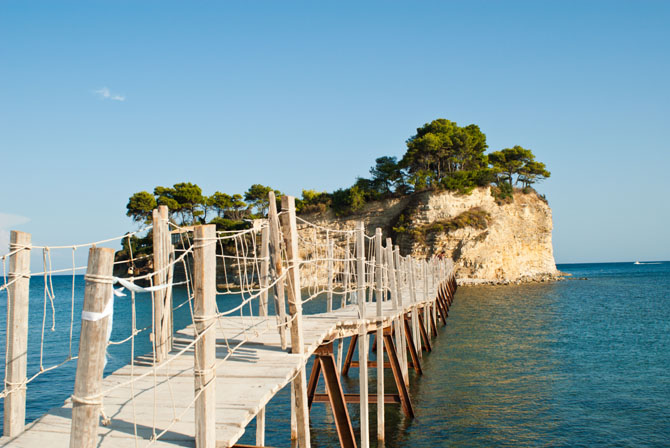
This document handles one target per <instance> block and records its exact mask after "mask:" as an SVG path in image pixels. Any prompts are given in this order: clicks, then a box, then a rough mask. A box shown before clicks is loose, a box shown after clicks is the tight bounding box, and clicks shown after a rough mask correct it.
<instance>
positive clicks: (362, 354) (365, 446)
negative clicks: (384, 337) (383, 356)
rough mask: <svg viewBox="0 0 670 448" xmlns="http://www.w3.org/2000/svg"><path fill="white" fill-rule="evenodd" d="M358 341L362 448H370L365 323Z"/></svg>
mask: <svg viewBox="0 0 670 448" xmlns="http://www.w3.org/2000/svg"><path fill="white" fill-rule="evenodd" d="M358 341H359V344H358V379H359V383H360V394H361V410H360V419H361V448H369V447H370V423H369V421H370V412H369V405H368V401H369V400H368V334H367V330H366V325H365V321H363V322H361V325H360V326H359V327H358ZM352 342H353V341H352Z"/></svg>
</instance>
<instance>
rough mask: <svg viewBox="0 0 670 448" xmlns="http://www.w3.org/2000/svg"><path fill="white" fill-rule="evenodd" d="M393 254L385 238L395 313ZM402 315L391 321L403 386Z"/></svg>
mask: <svg viewBox="0 0 670 448" xmlns="http://www.w3.org/2000/svg"><path fill="white" fill-rule="evenodd" d="M394 255H395V254H394V252H393V242H392V241H391V238H386V260H387V264H388V281H389V285H388V286H389V291H390V294H391V304H392V305H393V309H394V310H395V312H396V313H398V312H399V311H400V306H399V305H398V293H399V288H398V283H397V280H396V263H395V256H394ZM401 319H402V313H401V315H398V316H396V317H395V319H393V331H394V333H395V340H396V341H397V342H396V346H395V348H396V356H397V357H398V361H399V363H400V373H401V375H402V378H403V381H404V382H405V384H407V382H406V381H405V371H406V370H407V362H406V361H404V360H403V354H402V352H401V350H402V343H401V341H402V338H403V334H402V327H403V325H402V322H401ZM403 363H404V364H405V367H404V368H403V367H402V364H403Z"/></svg>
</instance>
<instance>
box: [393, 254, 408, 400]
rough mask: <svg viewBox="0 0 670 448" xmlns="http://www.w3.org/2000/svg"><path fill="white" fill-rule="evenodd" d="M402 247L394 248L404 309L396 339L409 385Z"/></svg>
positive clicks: (394, 262) (398, 292) (397, 284)
mask: <svg viewBox="0 0 670 448" xmlns="http://www.w3.org/2000/svg"><path fill="white" fill-rule="evenodd" d="M400 260H401V258H400V248H399V247H398V246H395V247H394V249H393V264H394V265H395V271H396V276H395V279H396V291H397V296H398V299H397V300H398V307H399V308H400V309H401V310H402V312H403V315H402V316H400V319H399V321H400V322H399V323H398V326H399V327H400V328H399V329H398V330H399V331H400V335H399V336H398V335H397V334H396V339H397V341H398V349H399V351H400V367H401V368H402V375H403V378H404V380H405V385H406V386H408V387H409V367H408V366H407V340H406V339H405V337H406V336H405V322H404V320H405V306H404V302H403V294H402V286H403V281H402V277H403V274H402V273H403V271H402V266H401V264H400Z"/></svg>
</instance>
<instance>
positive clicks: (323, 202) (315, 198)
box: [295, 190, 332, 213]
mask: <svg viewBox="0 0 670 448" xmlns="http://www.w3.org/2000/svg"><path fill="white" fill-rule="evenodd" d="M331 202H332V201H331V195H330V194H328V193H327V192H325V191H323V192H318V191H316V190H302V199H300V200H296V203H295V209H296V211H297V212H298V213H322V212H325V211H326V210H327V209H328V207H329V206H330V205H331Z"/></svg>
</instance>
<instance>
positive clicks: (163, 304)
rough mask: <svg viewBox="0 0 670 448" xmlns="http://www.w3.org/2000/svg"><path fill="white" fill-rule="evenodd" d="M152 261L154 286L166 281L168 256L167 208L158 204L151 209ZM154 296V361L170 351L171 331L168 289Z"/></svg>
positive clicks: (169, 242)
mask: <svg viewBox="0 0 670 448" xmlns="http://www.w3.org/2000/svg"><path fill="white" fill-rule="evenodd" d="M152 232H153V256H154V258H153V263H154V278H153V282H154V286H162V285H165V284H166V283H167V277H168V266H169V257H170V244H171V241H170V228H169V226H168V208H167V206H165V205H159V206H158V208H156V209H154V211H153V230H152ZM153 298H154V334H153V337H154V346H155V348H156V351H155V356H156V362H161V361H163V360H165V358H167V354H168V352H169V351H170V345H171V341H170V339H171V336H172V331H171V328H170V321H171V314H172V304H171V303H168V290H167V289H160V290H158V291H155V292H154V293H153Z"/></svg>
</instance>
